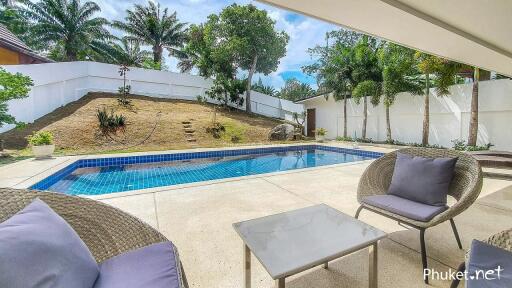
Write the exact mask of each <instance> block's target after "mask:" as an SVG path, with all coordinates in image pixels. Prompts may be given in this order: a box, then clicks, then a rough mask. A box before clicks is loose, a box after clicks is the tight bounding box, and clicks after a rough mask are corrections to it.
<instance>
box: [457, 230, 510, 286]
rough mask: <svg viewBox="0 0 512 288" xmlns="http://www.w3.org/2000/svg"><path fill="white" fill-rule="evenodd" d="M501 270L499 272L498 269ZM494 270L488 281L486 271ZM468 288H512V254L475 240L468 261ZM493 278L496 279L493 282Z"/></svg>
mask: <svg viewBox="0 0 512 288" xmlns="http://www.w3.org/2000/svg"><path fill="white" fill-rule="evenodd" d="M498 266H499V268H500V273H499V277H498V272H497V270H496V269H498ZM490 270H494V273H492V274H489V275H488V277H491V278H487V279H483V276H484V274H485V272H486V271H490ZM467 271H468V278H469V279H468V280H467V284H466V285H467V286H466V287H467V288H483V287H486V288H498V287H512V253H511V252H509V251H507V250H503V249H501V248H498V247H495V246H492V245H489V244H487V243H484V242H481V241H478V240H473V242H472V243H471V251H470V253H469V261H468V269H467ZM492 278H495V279H493V280H492Z"/></svg>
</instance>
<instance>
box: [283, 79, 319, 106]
mask: <svg viewBox="0 0 512 288" xmlns="http://www.w3.org/2000/svg"><path fill="white" fill-rule="evenodd" d="M314 94H315V90H314V89H313V88H311V86H309V85H308V84H306V83H301V82H299V80H297V79H296V78H290V79H287V80H286V81H285V83H284V86H283V87H282V88H281V90H280V91H279V92H278V93H277V95H276V96H277V97H279V98H282V99H286V100H290V101H297V100H301V99H304V98H306V97H308V96H312V95H314Z"/></svg>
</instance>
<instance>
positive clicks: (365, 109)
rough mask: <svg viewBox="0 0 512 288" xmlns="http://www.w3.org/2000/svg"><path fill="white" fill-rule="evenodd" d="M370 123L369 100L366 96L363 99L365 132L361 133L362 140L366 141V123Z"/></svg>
mask: <svg viewBox="0 0 512 288" xmlns="http://www.w3.org/2000/svg"><path fill="white" fill-rule="evenodd" d="M367 122H368V98H367V97H366V96H365V97H364V99H363V132H362V133H361V137H362V139H366V123H367Z"/></svg>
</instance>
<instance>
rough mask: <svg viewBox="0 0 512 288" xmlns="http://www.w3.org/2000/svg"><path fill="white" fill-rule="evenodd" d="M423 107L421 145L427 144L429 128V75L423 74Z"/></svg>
mask: <svg viewBox="0 0 512 288" xmlns="http://www.w3.org/2000/svg"><path fill="white" fill-rule="evenodd" d="M425 80H426V81H425V82H426V83H425V107H424V108H423V109H424V111H423V138H422V140H421V144H422V145H423V146H427V145H428V136H429V130H430V87H429V81H430V75H429V74H428V73H427V74H425Z"/></svg>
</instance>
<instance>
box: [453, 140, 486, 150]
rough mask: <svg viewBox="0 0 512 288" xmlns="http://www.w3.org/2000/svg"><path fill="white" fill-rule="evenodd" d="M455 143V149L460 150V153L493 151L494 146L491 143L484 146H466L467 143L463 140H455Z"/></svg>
mask: <svg viewBox="0 0 512 288" xmlns="http://www.w3.org/2000/svg"><path fill="white" fill-rule="evenodd" d="M452 143H453V149H455V150H459V151H486V150H489V149H491V147H492V146H494V145H493V144H491V143H487V144H486V145H483V146H470V145H467V144H466V141H464V140H462V139H455V140H452Z"/></svg>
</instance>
